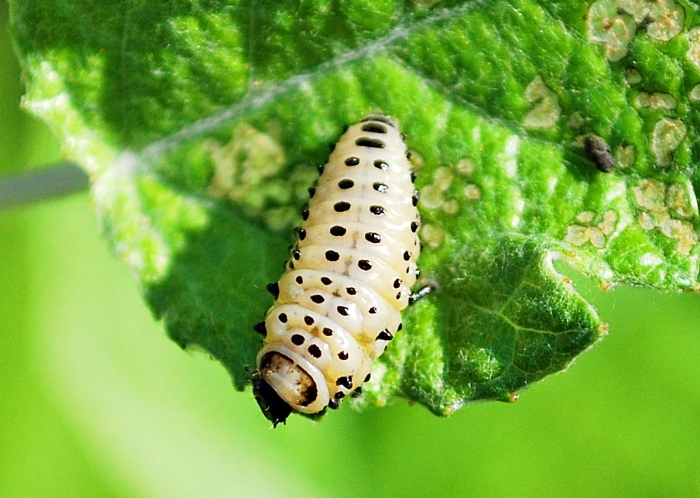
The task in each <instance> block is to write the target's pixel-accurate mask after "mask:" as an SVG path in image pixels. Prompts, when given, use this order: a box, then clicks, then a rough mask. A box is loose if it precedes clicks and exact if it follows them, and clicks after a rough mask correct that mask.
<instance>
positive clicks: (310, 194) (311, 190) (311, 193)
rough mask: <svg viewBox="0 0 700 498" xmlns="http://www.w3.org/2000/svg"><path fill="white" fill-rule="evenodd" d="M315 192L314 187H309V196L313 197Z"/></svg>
mask: <svg viewBox="0 0 700 498" xmlns="http://www.w3.org/2000/svg"><path fill="white" fill-rule="evenodd" d="M315 194H316V189H315V188H314V187H309V197H311V198H313V196H314V195H315Z"/></svg>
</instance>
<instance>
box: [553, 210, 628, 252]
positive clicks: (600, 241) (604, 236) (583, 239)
mask: <svg viewBox="0 0 700 498" xmlns="http://www.w3.org/2000/svg"><path fill="white" fill-rule="evenodd" d="M597 219H598V215H597V213H595V212H593V211H583V212H582V213H579V214H578V215H577V216H576V223H574V224H572V225H569V227H568V228H567V229H566V236H565V237H564V242H568V243H569V244H571V245H574V246H582V245H584V244H586V243H590V244H591V245H592V246H593V247H595V248H596V249H603V248H604V247H605V246H606V245H607V243H608V236H609V235H610V234H611V233H613V232H614V231H615V228H616V226H617V221H618V215H617V213H616V212H615V211H612V210H609V211H606V212H605V213H603V216H602V219H601V221H600V222H599V223H595V222H596V220H597Z"/></svg>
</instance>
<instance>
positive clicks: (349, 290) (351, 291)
mask: <svg viewBox="0 0 700 498" xmlns="http://www.w3.org/2000/svg"><path fill="white" fill-rule="evenodd" d="M345 292H347V293H348V294H350V295H351V296H354V295H355V294H357V289H355V288H354V287H348V288H346V289H345Z"/></svg>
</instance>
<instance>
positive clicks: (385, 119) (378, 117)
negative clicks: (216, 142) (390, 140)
mask: <svg viewBox="0 0 700 498" xmlns="http://www.w3.org/2000/svg"><path fill="white" fill-rule="evenodd" d="M368 121H379V122H380V123H384V124H385V125H389V126H391V127H392V128H396V126H395V123H394V120H393V119H392V117H391V116H387V115H386V114H371V115H369V116H367V117H366V118H364V119H363V120H361V121H360V123H366V122H368Z"/></svg>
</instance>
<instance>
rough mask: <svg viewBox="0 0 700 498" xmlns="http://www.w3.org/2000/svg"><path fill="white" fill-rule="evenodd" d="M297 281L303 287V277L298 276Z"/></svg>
mask: <svg viewBox="0 0 700 498" xmlns="http://www.w3.org/2000/svg"><path fill="white" fill-rule="evenodd" d="M295 280H296V281H297V283H298V284H299V285H302V284H303V283H304V279H303V278H302V277H301V275H297V278H296V279H295Z"/></svg>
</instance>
